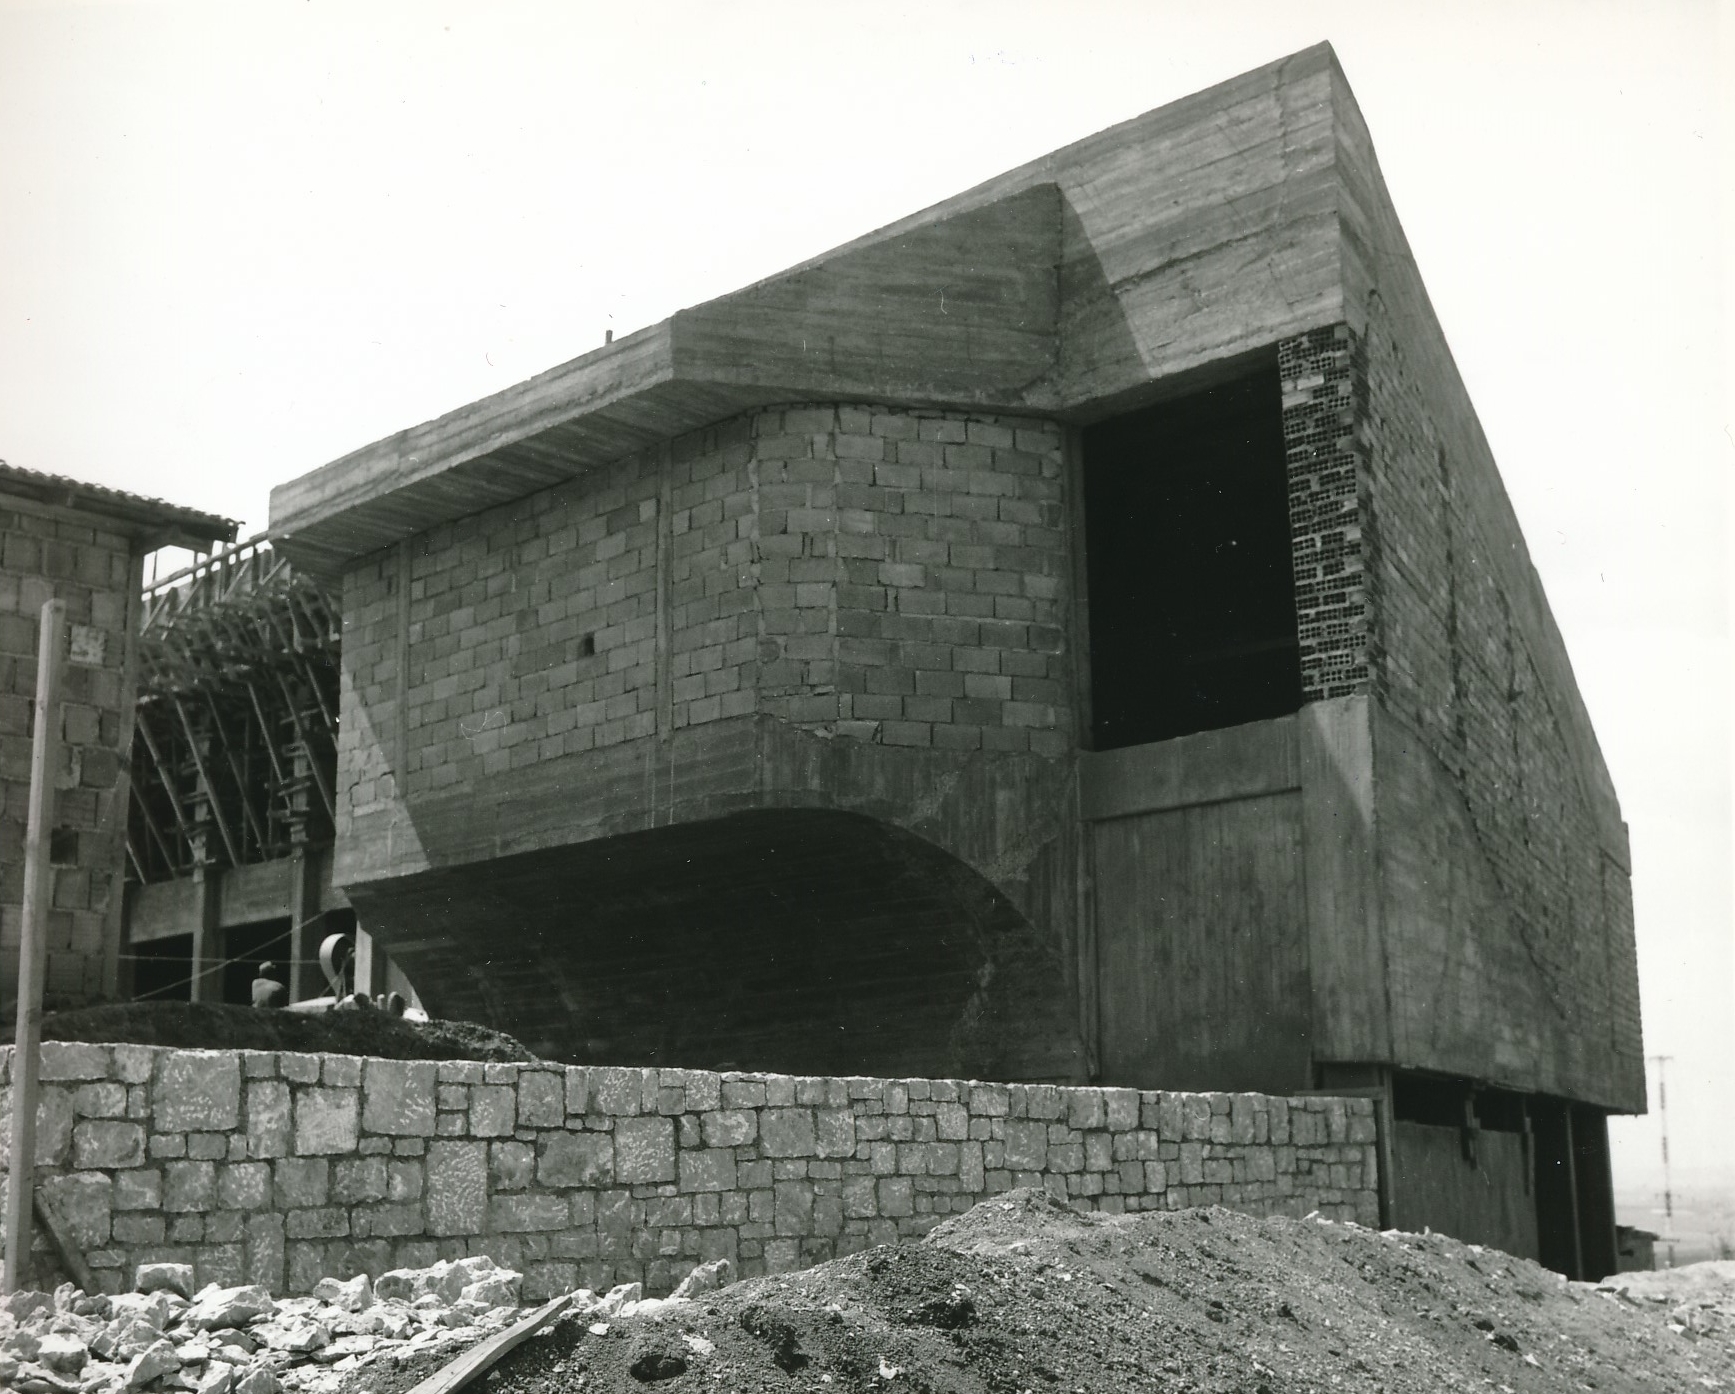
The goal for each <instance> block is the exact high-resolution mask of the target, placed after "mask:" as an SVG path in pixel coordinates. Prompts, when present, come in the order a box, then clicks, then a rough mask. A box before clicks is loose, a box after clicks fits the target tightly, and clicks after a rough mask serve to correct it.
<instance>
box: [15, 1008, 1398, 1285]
mask: <svg viewBox="0 0 1735 1394" xmlns="http://www.w3.org/2000/svg"><path fill="white" fill-rule="evenodd" d="M0 1055H3V1058H0V1065H3V1067H4V1074H0V1079H3V1080H5V1081H6V1083H7V1085H8V1087H7V1088H6V1089H5V1090H4V1091H0V1113H3V1114H5V1115H6V1116H7V1117H9V1116H10V1094H11V1090H10V1087H9V1085H10V1066H11V1058H10V1057H11V1052H10V1050H9V1049H8V1050H5V1051H4V1052H3V1053H0ZM42 1078H43V1081H44V1086H43V1098H42V1102H41V1106H40V1110H39V1114H38V1117H39V1120H40V1124H39V1128H40V1131H39V1137H38V1149H37V1150H38V1162H39V1165H40V1166H41V1167H42V1168H43V1170H42V1171H41V1172H39V1173H38V1175H39V1178H40V1185H41V1188H42V1190H43V1192H44V1193H45V1194H46V1195H47V1196H48V1198H49V1199H50V1200H51V1201H52V1202H53V1204H54V1205H55V1207H56V1209H57V1210H58V1211H59V1213H60V1214H61V1215H62V1216H63V1217H64V1218H65V1219H66V1220H67V1222H68V1224H69V1226H70V1228H71V1229H72V1231H73V1233H74V1234H75V1235H76V1237H77V1239H78V1242H79V1243H80V1245H81V1246H82V1247H83V1248H84V1250H85V1253H86V1257H87V1258H88V1259H89V1261H90V1265H91V1267H92V1269H93V1270H94V1271H95V1272H96V1273H97V1274H98V1275H99V1278H100V1279H101V1281H102V1282H103V1283H104V1284H105V1285H107V1286H109V1287H116V1288H117V1287H118V1286H119V1285H120V1284H121V1282H122V1281H123V1280H124V1279H125V1278H126V1277H128V1276H130V1274H131V1271H132V1267H133V1265H134V1264H137V1263H141V1262H145V1261H155V1260H163V1259H168V1260H174V1261H178V1262H183V1263H188V1262H190V1263H192V1264H193V1265H194V1267H195V1269H196V1270H197V1277H198V1281H199V1282H200V1283H206V1282H221V1283H241V1282H256V1283H262V1284H264V1285H265V1286H267V1287H268V1288H270V1289H271V1290H272V1291H273V1292H276V1293H280V1294H281V1293H285V1292H305V1291H307V1290H308V1289H310V1288H311V1287H312V1286H313V1284H314V1283H315V1282H316V1281H317V1280H318V1279H319V1278H321V1277H323V1276H326V1275H328V1274H330V1275H335V1276H348V1275H350V1274H353V1273H356V1272H360V1271H363V1270H366V1271H367V1272H369V1273H371V1274H376V1275H377V1274H378V1273H380V1272H383V1271H384V1270H386V1269H388V1268H399V1267H411V1266H421V1265H425V1264H428V1263H431V1262H433V1261H434V1260H435V1259H438V1258H455V1257H459V1256H462V1255H465V1254H475V1253H486V1254H488V1255H490V1256H491V1257H493V1258H494V1259H496V1260H498V1261H499V1262H501V1263H504V1264H507V1265H509V1266H511V1267H513V1268H516V1269H519V1270H521V1271H522V1272H523V1273H524V1275H525V1284H524V1293H525V1296H526V1298H527V1299H534V1298H537V1297H539V1296H542V1295H544V1294H549V1293H554V1292H560V1291H565V1290H567V1289H569V1288H572V1287H574V1286H578V1285H581V1284H582V1285H583V1286H586V1287H590V1288H595V1289H599V1290H600V1289H606V1288H607V1287H609V1286H610V1285H612V1284H614V1283H617V1282H629V1281H634V1280H639V1281H642V1282H644V1284H645V1286H646V1288H647V1290H648V1291H650V1292H653V1293H660V1292H665V1291H667V1290H668V1289H669V1288H671V1287H672V1286H673V1285H674V1284H675V1283H676V1282H678V1281H679V1280H680V1278H681V1277H682V1275H683V1274H684V1273H685V1272H686V1271H687V1270H688V1269H689V1268H691V1267H692V1266H693V1265H694V1264H696V1263H699V1262H701V1261H703V1260H706V1259H711V1258H717V1257H722V1256H727V1257H729V1258H731V1259H733V1260H735V1262H736V1263H737V1265H738V1266H739V1269H740V1271H741V1272H742V1273H743V1274H744V1275H752V1274H755V1273H760V1272H767V1271H773V1272H774V1271H779V1270H786V1269H792V1268H797V1267H802V1266H805V1265H808V1264H811V1263H816V1262H820V1261H822V1260H824V1259H829V1258H832V1257H834V1256H836V1255H839V1254H845V1253H850V1252H853V1251H855V1250H859V1249H863V1248H866V1247H868V1246H870V1245H873V1244H879V1243H885V1242H890V1241H893V1240H897V1239H900V1238H904V1237H907V1236H912V1235H917V1234H921V1233H923V1232H924V1231H926V1230H927V1229H928V1228H930V1227H931V1226H933V1225H934V1224H936V1223H938V1222H939V1221H940V1220H942V1219H943V1218H945V1217H946V1216H947V1215H950V1214H953V1213H956V1212H958V1211H962V1210H966V1209H968V1208H969V1207H970V1206H971V1205H973V1204H975V1203H976V1202H977V1201H978V1200H980V1199H982V1198H983V1197H984V1196H987V1195H990V1194H992V1193H994V1192H996V1191H1001V1190H1006V1189H1008V1188H1009V1187H1012V1186H1023V1185H1037V1186H1045V1187H1047V1188H1048V1189H1049V1190H1050V1191H1052V1192H1053V1193H1054V1194H1056V1195H1057V1196H1062V1197H1064V1198H1066V1199H1067V1200H1070V1201H1073V1202H1075V1203H1077V1204H1079V1205H1081V1206H1083V1207H1086V1208H1096V1209H1100V1210H1150V1209H1170V1210H1173V1209H1180V1208H1182V1207H1185V1206H1195V1205H1215V1204H1221V1205H1226V1206H1231V1207H1233V1208H1235V1209H1238V1210H1245V1211H1251V1212H1253V1213H1256V1214H1279V1213H1281V1214H1293V1215H1302V1214H1305V1213H1307V1212H1309V1211H1312V1210H1318V1211H1320V1212H1322V1213H1323V1214H1326V1215H1329V1216H1332V1217H1334V1218H1340V1219H1353V1220H1357V1221H1360V1222H1361V1223H1363V1224H1370V1225H1371V1224H1373V1223H1375V1221H1376V1218H1377V1213H1378V1206H1377V1200H1376V1187H1377V1174H1376V1166H1377V1163H1376V1160H1375V1148H1374V1145H1373V1144H1374V1117H1373V1113H1372V1106H1371V1104H1370V1103H1369V1102H1368V1101H1367V1100H1365V1099H1330V1098H1311V1097H1310V1098H1305V1099H1280V1098H1267V1097H1265V1096H1263V1095H1257V1094H1174V1093H1151V1092H1145V1093H1141V1092H1138V1091H1136V1090H1131V1089H1092V1088H1059V1087H1056V1086H1052V1085H1020V1084H1011V1085H1008V1084H980V1083H966V1082H962V1081H958V1080H921V1079H910V1080H883V1079H811V1078H794V1077H790V1076H783V1075H756V1074H723V1075H718V1074H712V1073H709V1072H705V1071H698V1070H670V1069H660V1070H659V1069H620V1068H600V1067H594V1066H593V1067H578V1066H548V1065H482V1064H476V1063H473V1062H462V1061H461V1062H442V1063H439V1064H435V1063H432V1062H419V1061H395V1060H373V1059H359V1058H357V1057H355V1056H345V1055H299V1054H289V1053H283V1054H271V1053H259V1052H253V1051H180V1050H168V1049H160V1048H156V1047H149V1046H127V1045H114V1046H104V1045H83V1044H71V1043H57V1042H50V1043H47V1044H45V1045H44V1046H43V1048H42ZM5 1137H6V1131H5V1129H4V1127H0V1146H3V1139H4V1138H5Z"/></svg>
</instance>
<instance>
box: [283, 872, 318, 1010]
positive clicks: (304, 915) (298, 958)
mask: <svg viewBox="0 0 1735 1394" xmlns="http://www.w3.org/2000/svg"><path fill="white" fill-rule="evenodd" d="M324 926H325V912H324V907H323V906H322V905H321V904H320V885H319V860H318V858H317V857H314V856H311V855H309V853H308V852H307V850H306V849H305V848H303V849H302V850H301V851H299V852H297V853H296V854H295V855H294V857H292V858H291V859H290V867H289V979H288V983H289V1000H290V1001H291V1002H305V1001H307V999H308V998H310V997H319V996H322V995H324V993H325V980H324V979H323V978H322V977H321V976H320V973H319V964H318V963H316V962H315V961H314V960H316V959H317V958H318V957H319V941H320V940H321V939H322V938H323V937H324V934H323V930H324Z"/></svg>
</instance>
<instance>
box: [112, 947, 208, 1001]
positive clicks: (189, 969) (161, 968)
mask: <svg viewBox="0 0 1735 1394" xmlns="http://www.w3.org/2000/svg"><path fill="white" fill-rule="evenodd" d="M127 952H128V953H130V954H131V955H132V970H133V996H134V997H135V998H136V999H138V1000H139V1001H154V1002H186V1001H189V1000H191V998H192V996H193V936H192V935H191V934H172V935H170V936H169V937H168V938H166V939H152V940H150V941H149V942H147V943H143V944H134V945H133V946H132V947H131V948H130V949H129V950H127Z"/></svg>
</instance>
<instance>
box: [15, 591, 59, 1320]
mask: <svg viewBox="0 0 1735 1394" xmlns="http://www.w3.org/2000/svg"><path fill="white" fill-rule="evenodd" d="M65 628H66V603H65V602H64V601H61V600H50V601H49V602H48V603H47V604H46V605H44V606H43V607H42V621H41V624H40V627H39V630H38V633H39V635H40V637H39V639H38V644H37V651H36V727H35V732H34V736H33V739H32V742H31V746H30V809H29V821H28V823H27V825H26V828H25V833H24V911H23V916H22V920H23V924H22V932H21V934H20V937H19V944H18V1026H17V1030H16V1032H15V1033H14V1035H13V1038H12V1039H13V1045H12V1152H11V1161H10V1174H9V1175H8V1177H7V1186H6V1258H5V1266H4V1270H3V1271H0V1290H4V1291H6V1292H17V1291H18V1288H19V1284H20V1283H21V1282H22V1281H23V1279H24V1276H25V1273H26V1272H27V1271H28V1269H29V1266H30V1233H31V1214H32V1210H33V1202H34V1200H35V1196H36V1099H37V1073H38V1068H39V1066H40V1063H41V1062H40V1060H39V1058H38V1057H39V1051H40V1046H41V1040H42V981H43V977H44V974H45V970H46V967H47V962H46V960H47V951H48V908H49V902H50V901H51V900H52V899H53V887H52V884H51V882H52V872H51V868H50V867H49V863H48V842H49V833H50V831H51V829H52V826H53V821H54V780H55V775H56V774H57V773H58V769H59V764H60V758H59V757H60V673H61V666H62V664H63V662H64V656H63V652H62V651H63V650H64V648H65V642H64V631H65Z"/></svg>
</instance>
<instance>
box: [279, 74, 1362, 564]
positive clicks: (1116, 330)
mask: <svg viewBox="0 0 1735 1394" xmlns="http://www.w3.org/2000/svg"><path fill="white" fill-rule="evenodd" d="M1345 103H1348V104H1349V107H1350V109H1351V110H1352V111H1353V102H1352V101H1351V100H1350V99H1349V97H1348V91H1347V88H1346V87H1345V86H1344V81H1343V76H1342V73H1341V71H1340V70H1339V69H1338V67H1337V64H1336V60H1335V58H1334V56H1333V55H1332V53H1331V50H1330V48H1329V47H1327V46H1325V45H1320V46H1317V47H1315V48H1312V49H1308V50H1306V51H1304V52H1302V53H1299V54H1296V55H1294V56H1293V57H1291V58H1288V59H1285V60H1283V61H1282V62H1279V63H1276V64H1272V65H1270V66H1268V67H1265V68H1261V69H1259V70H1257V71H1255V72H1252V73H1249V74H1246V75H1244V76H1242V77H1240V78H1236V79H1234V80H1232V81H1231V82H1228V83H1225V84H1222V85H1221V86H1219V87H1217V88H1213V89H1211V90H1209V91H1206V92H1203V93H1199V94H1197V95H1195V96H1192V97H1189V98H1186V99H1184V100H1182V101H1179V102H1175V103H1172V104H1171V105H1169V106H1166V107H1163V108H1160V109H1158V110H1156V111H1153V112H1150V113H1147V114H1146V115H1144V116H1141V117H1138V118H1136V119H1134V120H1132V121H1129V122H1126V123H1124V124H1123V125H1120V126H1117V127H1114V128H1112V129H1110V130H1107V131H1104V132H1102V133H1100V134H1098V135H1095V136H1092V137H1090V138H1089V139H1087V140H1084V141H1081V142H1079V143H1078V144H1076V145H1073V146H1069V147H1067V148H1066V149H1064V150H1060V151H1057V152H1055V153H1053V154H1051V155H1048V156H1046V157H1044V158H1043V159H1040V160H1037V161H1035V162H1033V163H1031V164H1029V165H1026V166H1024V167H1022V168H1020V169H1017V170H1013V171H1011V172H1010V173H1008V174H1005V175H1002V176H1000V177H999V178H997V179H994V180H991V181H989V182H988V183H986V184H983V185H981V186H979V187H977V188H975V189H972V190H970V191H969V192H967V193H964V194H961V195H959V196H957V197H955V198H952V199H949V200H947V201H946V202H944V203H942V204H939V205H936V206H935V207H933V208H930V209H927V210H925V211H924V212H921V213H917V214H915V215H914V216H912V217H909V218H906V219H904V220H903V221H901V222H899V223H895V224H893V225H892V226H890V227H887V228H883V229H881V230H880V231H878V232H875V233H872V234H869V235H868V236H866V237H863V238H861V239H859V240H857V241H855V242H852V243H850V244H848V245H846V246H844V247H841V248H838V249H836V250H834V251H832V252H828V253H826V254H824V255H822V256H819V257H817V258H815V259H814V260H812V261H810V262H807V263H805V264H804V265H801V266H797V267H794V268H792V269H790V270H788V271H786V272H783V273H781V274H779V275H777V276H774V277H772V278H770V279H768V280H766V281H762V282H760V283H759V284H757V285H754V286H749V287H747V288H746V289H744V290H740V291H737V292H734V293H733V294H730V295H726V296H723V297H721V298H719V299H717V300H713V301H710V302H708V303H706V304H703V305H699V306H696V307H694V308H692V309H688V310H683V311H681V312H680V313H679V314H676V315H675V316H673V317H672V318H671V319H668V320H665V321H664V322H662V323H661V324H657V325H653V326H651V327H650V328H647V329H644V330H641V331H639V332H638V333H635V334H632V335H630V336H627V337H626V338H623V339H620V340H618V341H616V342H614V343H612V344H610V345H608V346H606V347H604V348H602V349H599V350H597V351H595V352H593V353H589V354H586V355H584V356H583V357H580V358H577V359H574V360H573V361H572V362H570V363H566V364H563V365H562V366H560V367H558V368H555V369H553V370H551V371H549V372H547V373H544V374H542V375H541V376H540V377H537V378H533V379H531V380H530V381H528V382H525V383H521V384H519V385H518V386H515V387H512V388H509V389H507V390H506V391H504V392H500V393H497V394H495V395H494V396H492V397H488V398H485V399H483V400H482V401H479V402H476V403H473V404H471V405H469V406H466V407H463V408H461V409H459V410H457V411H454V412H451V413H448V414H447V415H446V416H443V417H441V418H439V419H438V420H436V421H432V422H429V423H426V424H425V425H422V426H418V427H415V428H413V429H410V430H407V431H403V432H400V433H399V434H397V435H395V436H392V437H389V438H388V439H386V440H383V441H379V442H377V443H375V444H373V445H370V446H367V447H365V448H364V449H362V450H358V451H356V452H354V453H353V454H351V455H348V456H346V457H344V458H343V459H340V460H338V461H336V462H334V463H332V464H330V465H328V466H326V467H325V468H323V469H320V470H317V471H315V472H314V473H312V474H309V475H306V476H304V477H302V478H300V479H297V480H294V481H292V482H290V483H288V484H285V485H283V486H281V487H279V488H278V489H277V490H275V491H274V493H273V495H272V505H271V514H272V519H271V530H272V533H273V536H274V537H275V538H276V539H277V543H278V545H279V547H280V548H281V549H282V551H283V552H284V553H285V555H287V556H288V557H289V558H290V559H291V560H293V561H294V562H295V563H296V564H297V565H298V566H302V567H305V568H308V569H311V570H313V571H316V572H324V573H326V574H328V575H329V574H334V573H336V572H338V571H340V570H341V569H342V566H343V564H344V562H345V561H346V560H348V559H351V558H354V557H357V556H361V555H365V554H366V553H368V552H371V551H374V550H377V549H378V548H380V547H383V546H386V545H388V544H390V543H392V542H394V541H396V540H398V539H399V538H402V537H404V536H408V535H410V534H412V533H415V532H418V531H421V530H423V529H425V528H428V527H430V526H433V525H435V524H437V523H440V522H443V521H448V520H450V519H453V518H456V517H460V516H463V515H465V514H469V513H474V512H477V511H479V510H481V509H484V508H487V507H489V506H491V505H494V504H498V503H504V502H508V501H510V500H512V499H514V498H518V497H522V496H523V495H525V494H528V493H531V492H534V491H535V490H537V489H541V488H545V487H547V486H549V485H551V484H555V483H558V482H560V481H562V480H564V479H569V478H572V477H573V476H575V475H578V474H582V473H584V472H585V471H587V470H588V469H591V468H593V467H595V466H597V465H600V464H603V463H606V462H607V461H610V460H614V459H618V458H620V457H621V456H622V455H625V454H627V453H629V452H631V451H634V450H637V449H640V448H642V447H644V446H647V445H651V444H654V443H656V442H658V441H662V440H667V439H669V438H671V437H674V436H677V435H680V434H681V433H683V432H685V431H689V430H692V429H695V428H697V427H700V426H703V425H706V424H708V423H710V422H713V421H717V420H719V419H722V418H724V417H727V416H729V415H732V414H734V413H736V412H738V411H741V410H744V409H748V408H751V407H755V406H762V405H766V404H770V403H774V402H785V401H791V400H801V399H804V398H814V397H820V398H823V399H826V400H832V401H838V400H862V401H876V400H890V401H899V402H904V403H908V404H919V405H931V406H944V407H994V408H1001V409H1020V410H1024V411H1028V412H1031V413H1035V414H1047V415H1059V416H1063V417H1068V418H1072V419H1078V420H1088V419H1092V418H1094V417H1097V416H1100V415H1104V414H1106V413H1108V412H1110V411H1115V410H1121V409H1123V408H1124V407H1125V406H1127V405H1130V404H1136V403H1137V402H1138V401H1139V400H1140V399H1141V397H1142V396H1146V395H1149V392H1150V389H1151V384H1152V383H1153V382H1155V381H1156V380H1157V379H1159V378H1164V379H1172V378H1173V377H1174V376H1175V375H1177V374H1186V373H1187V372H1188V370H1191V369H1198V368H1200V367H1202V366H1204V365H1208V364H1213V363H1220V362H1221V361H1222V360H1224V359H1226V358H1233V357H1234V356H1236V355H1238V354H1245V353H1246V352H1248V351H1250V350H1253V349H1255V348H1258V347H1262V346H1269V345H1270V344H1272V343H1274V342H1275V341H1276V340H1277V339H1279V338H1281V337H1283V336H1284V335H1286V334H1293V333H1295V332H1297V331H1298V330H1300V329H1303V328H1307V327H1310V326H1315V325H1319V324H1324V323H1330V322H1333V321H1336V320H1339V319H1342V318H1343V317H1344V315H1343V305H1344V293H1343V283H1344V276H1343V274H1342V265H1341V256H1340V246H1341V242H1342V236H1341V232H1340V216H1341V215H1340V206H1339V205H1340V200H1339V197H1338V187H1339V183H1340V179H1339V174H1338V170H1337V162H1338V160H1339V158H1340V155H1339V146H1340V143H1341V142H1342V140H1343V138H1344V127H1345V125H1346V122H1345V121H1344V119H1343V118H1342V112H1343V110H1344V106H1345ZM1347 125H1348V126H1350V127H1352V128H1353V129H1354V130H1357V131H1359V129H1360V123H1359V118H1353V119H1351V120H1350V121H1348V122H1347ZM1370 159H1371V156H1370ZM1374 177H1375V179H1376V181H1377V175H1375V176H1374ZM1381 197H1382V198H1383V191H1381Z"/></svg>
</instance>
